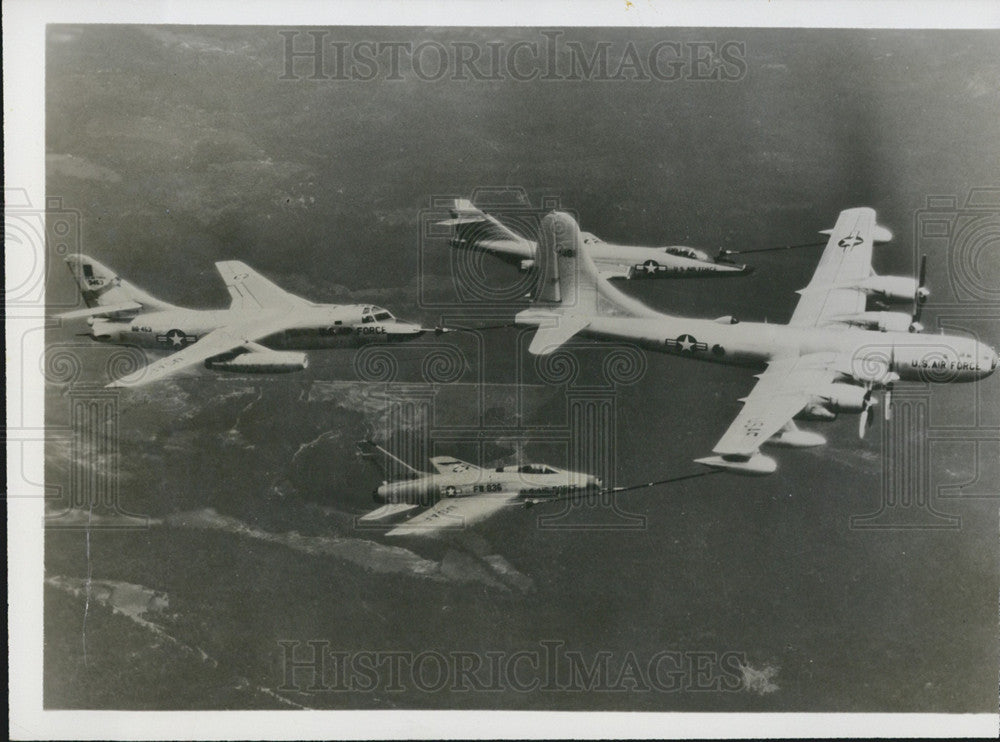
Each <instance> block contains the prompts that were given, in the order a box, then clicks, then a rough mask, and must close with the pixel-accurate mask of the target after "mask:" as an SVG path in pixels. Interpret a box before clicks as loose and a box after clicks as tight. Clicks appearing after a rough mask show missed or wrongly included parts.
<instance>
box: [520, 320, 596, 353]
mask: <svg viewBox="0 0 1000 742" xmlns="http://www.w3.org/2000/svg"><path fill="white" fill-rule="evenodd" d="M556 323H557V324H556V325H555V327H539V328H538V332H536V333H535V336H534V337H533V338H532V339H531V345H529V346H528V352H529V353H531V354H532V355H535V356H544V355H548V354H549V353H552V352H554V351H556V350H558V348H559V347H560V346H561V345H563V343H566V342H567V341H568V340H570V339H571V338H572V337H573V336H574V335H576V334H577V333H578V332H580V331H581V330H583V329H584V328H586V327H587V325H589V324H590V321H589V320H588V319H587V318H586V317H574V316H571V315H561V316H557V317H556Z"/></svg>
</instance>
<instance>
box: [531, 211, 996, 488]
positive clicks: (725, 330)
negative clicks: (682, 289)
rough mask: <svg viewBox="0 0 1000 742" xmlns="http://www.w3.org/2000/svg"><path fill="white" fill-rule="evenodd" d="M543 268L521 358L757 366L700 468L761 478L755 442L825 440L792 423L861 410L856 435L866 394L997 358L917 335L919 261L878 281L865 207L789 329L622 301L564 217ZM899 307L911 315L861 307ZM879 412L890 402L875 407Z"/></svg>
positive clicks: (553, 228)
mask: <svg viewBox="0 0 1000 742" xmlns="http://www.w3.org/2000/svg"><path fill="white" fill-rule="evenodd" d="M541 226H542V229H541V251H540V257H541V258H542V259H543V263H544V264H543V265H542V266H540V269H541V270H542V271H543V274H542V278H541V281H540V288H539V290H538V293H537V295H536V297H535V302H534V304H533V306H532V307H530V308H529V309H527V310H525V311H523V312H520V313H519V314H518V315H517V317H516V322H517V323H518V324H522V325H532V326H536V327H538V328H539V329H538V331H537V332H536V333H535V335H534V337H533V338H532V341H531V344H530V347H529V351H530V352H531V353H533V354H542V355H544V354H547V353H552V352H553V351H555V350H556V349H557V348H558V347H559V346H560V345H562V344H563V343H565V342H566V341H567V340H569V339H570V338H572V337H573V336H574V335H576V334H577V333H583V334H585V335H589V336H592V337H596V338H614V339H622V340H627V341H630V342H633V343H636V344H638V345H640V346H642V347H645V348H647V349H649V350H657V351H660V352H665V353H671V354H674V355H679V356H682V357H684V358H693V359H697V360H703V361H711V362H715V363H724V364H733V365H738V366H747V367H750V368H753V369H755V370H756V371H757V372H758V373H757V376H756V378H757V383H756V385H755V386H754V388H753V390H752V391H751V392H750V394H749V395H748V396H746V397H744V398H743V399H742V400H740V401H742V402H743V403H744V406H743V409H742V410H741V412H740V413H739V414H738V415H737V417H736V419H735V420H734V421H733V423H732V424H731V425H730V427H729V429H728V430H727V431H726V433H725V434H724V435H723V436H722V438H721V439H720V440H719V442H718V443H717V444H716V445H715V448H714V449H713V454H714V455H713V456H710V457H706V458H702V459H698V460H697V461H699V462H700V463H703V464H706V465H708V466H711V467H714V468H720V469H726V470H730V471H735V472H738V473H744V474H770V473H772V472H773V471H774V470H775V468H776V466H777V465H776V462H775V461H774V459H772V458H770V457H768V456H765V455H763V454H761V453H760V452H759V449H760V446H761V445H762V444H764V443H772V444H778V445H785V446H790V447H808V446H817V445H822V444H823V443H825V442H826V440H825V439H824V438H823V436H821V435H819V434H817V433H814V432H811V431H806V430H800V429H799V428H798V427H797V426H796V425H795V422H794V420H803V419H805V420H832V419H834V418H835V417H836V416H837V414H838V413H842V412H843V413H858V414H860V416H861V417H860V421H859V435H862V436H863V435H864V431H865V428H866V426H867V423H869V422H870V421H871V418H870V410H871V407H872V406H873V405H874V404H875V403H876V401H877V400H875V399H874V398H873V396H872V394H873V391H875V390H885V396H886V397H888V396H889V394H890V392H891V389H892V385H893V384H894V383H895V382H897V381H901V380H902V381H908V380H914V381H922V382H927V381H938V382H951V381H955V382H962V381H976V380H979V379H982V378H984V377H986V376H988V375H990V374H991V373H993V371H994V370H995V369H996V367H997V354H996V351H995V350H994V349H993V348H991V347H989V346H988V345H986V344H984V343H981V342H978V341H976V340H973V339H971V338H966V337H959V336H955V335H944V334H942V335H922V334H920V331H921V330H922V328H921V326H920V324H919V315H920V308H921V306H922V304H923V302H924V301H925V300H926V298H927V296H928V291H927V289H926V288H925V287H924V285H923V283H924V273H925V265H926V263H925V262H922V264H921V269H920V277H919V278H912V277H903V276H878V275H875V273H874V272H873V270H872V266H871V258H872V247H873V243H874V242H875V241H878V242H886V241H888V240H890V239H891V238H892V235H891V233H890V232H889V230H887V229H885V228H884V227H881V226H878V225H877V223H876V219H875V211H874V210H873V209H870V208H855V209H847V210H846V211H842V212H841V213H840V217H839V218H838V219H837V223H836V226H835V227H834V228H833V229H832V230H825V233H827V234H829V235H830V237H829V240H828V242H827V245H826V248H825V250H824V252H823V255H822V257H821V258H820V261H819V265H818V267H817V268H816V272H815V274H814V275H813V278H812V281H811V282H810V283H809V285H808V286H806V287H805V288H804V289H802V290H800V291H799V292H798V293H799V294H800V298H799V301H798V305H797V306H796V309H795V312H794V314H793V315H792V317H791V320H790V321H789V323H788V324H787V325H774V324H767V323H758V322H738V321H737V320H735V319H733V318H732V317H728V316H727V317H720V318H719V319H715V320H712V319H691V318H686V317H677V316H671V315H668V314H663V313H661V312H658V311H655V310H653V309H651V308H649V307H648V306H646V305H645V304H643V303H642V302H640V301H638V300H636V299H633V298H631V297H628V296H626V295H624V294H622V293H621V292H620V291H619V290H618V289H617V288H615V287H614V286H612V285H611V284H610V283H609V282H608V281H607V280H606V279H605V278H603V277H602V276H601V275H600V272H599V271H598V269H597V267H596V266H595V264H594V261H593V260H592V258H591V257H590V254H589V251H588V250H587V249H586V247H585V244H584V238H583V235H582V234H581V232H580V230H579V227H578V226H577V224H576V222H575V221H574V220H573V218H572V217H571V216H569V215H568V214H564V213H552V214H549V215H548V216H546V217H545V219H544V220H543V221H542V225H541ZM869 300H874V301H876V302H878V303H881V304H883V305H888V304H893V303H896V304H900V303H905V304H909V305H911V308H912V312H911V313H906V312H892V311H869V310H868V309H867V304H868V302H869ZM883 402H884V408H885V410H886V414H887V415H888V411H889V407H890V400H889V399H888V398H886V399H884V400H883Z"/></svg>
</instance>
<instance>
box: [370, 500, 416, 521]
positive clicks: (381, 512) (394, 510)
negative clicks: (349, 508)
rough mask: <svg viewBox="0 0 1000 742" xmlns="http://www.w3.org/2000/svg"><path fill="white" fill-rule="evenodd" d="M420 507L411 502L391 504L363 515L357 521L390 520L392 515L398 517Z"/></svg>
mask: <svg viewBox="0 0 1000 742" xmlns="http://www.w3.org/2000/svg"><path fill="white" fill-rule="evenodd" d="M418 507H420V506H419V505H417V504H416V503H412V502H392V503H389V504H388V505H383V506H382V507H380V508H376V509H375V510H372V511H371V512H370V513H365V514H364V515H362V516H361V517H360V518H358V520H363V521H372V520H383V519H385V518H391V517H392V516H394V515H399V514H400V513H405V512H406V511H408V510H413V509H414V508H418Z"/></svg>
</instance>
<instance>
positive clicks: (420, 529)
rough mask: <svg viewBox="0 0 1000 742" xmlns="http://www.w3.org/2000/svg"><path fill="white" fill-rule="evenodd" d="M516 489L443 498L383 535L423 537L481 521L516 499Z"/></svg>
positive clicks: (459, 528) (458, 528)
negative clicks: (514, 490)
mask: <svg viewBox="0 0 1000 742" xmlns="http://www.w3.org/2000/svg"><path fill="white" fill-rule="evenodd" d="M517 497H518V495H517V493H516V492H491V493H490V494H488V495H475V496H472V497H446V498H444V499H442V500H438V501H437V502H436V503H435V504H434V506H433V507H431V508H428V509H427V510H425V511H424V512H422V513H420V514H419V515H415V516H414V517H412V518H410V519H409V520H408V521H406V522H405V523H401V524H400V525H398V526H396V527H395V528H393V529H392V530H391V531H389V532H388V533H387V534H386V536H427V535H434V534H437V533H440V532H441V531H456V530H461V529H463V528H467V527H468V526H470V525H472V524H473V523H477V522H479V521H481V520H485V519H486V518H489V517H490V516H492V515H495V514H496V513H499V512H500V511H501V510H503V509H504V508H506V507H508V506H510V504H511V503H512V502H514V501H515V500H517Z"/></svg>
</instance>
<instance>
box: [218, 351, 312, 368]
mask: <svg viewBox="0 0 1000 742" xmlns="http://www.w3.org/2000/svg"><path fill="white" fill-rule="evenodd" d="M308 365H309V357H308V356H307V355H306V354H305V353H292V352H290V351H284V350H267V351H264V350H259V351H252V352H250V353H240V354H239V355H236V356H232V357H228V358H221V359H216V360H213V359H209V360H207V361H205V366H206V367H207V368H210V369H213V370H216V371H234V372H236V373H241V374H284V373H290V372H292V371H302V370H304V369H305V368H306V367H307V366H308Z"/></svg>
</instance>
